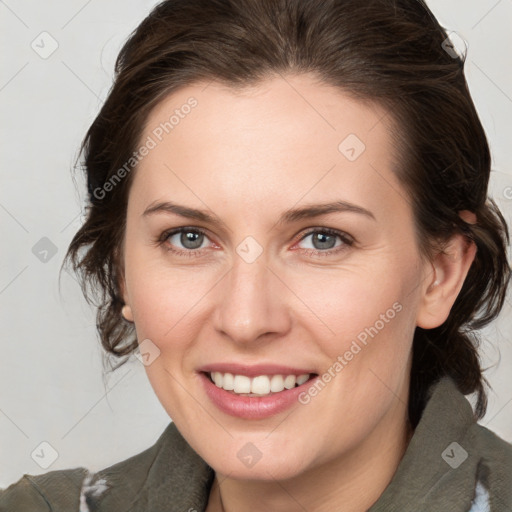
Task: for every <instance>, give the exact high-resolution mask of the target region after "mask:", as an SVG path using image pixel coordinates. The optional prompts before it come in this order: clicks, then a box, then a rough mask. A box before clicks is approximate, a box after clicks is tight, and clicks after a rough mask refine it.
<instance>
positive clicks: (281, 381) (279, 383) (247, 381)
mask: <svg viewBox="0 0 512 512" xmlns="http://www.w3.org/2000/svg"><path fill="white" fill-rule="evenodd" d="M203 373H204V375H206V376H207V377H208V378H209V379H210V381H211V382H212V383H213V384H215V385H216V386H217V387H218V388H222V389H224V390H225V391H228V392H230V393H232V394H233V395H237V396H250V397H261V396H271V395H275V394H277V393H281V392H283V391H286V390H288V389H293V388H295V387H298V386H302V385H303V384H305V383H307V382H308V381H309V380H311V379H312V378H314V377H316V376H317V374H316V373H303V374H301V375H279V374H278V375H258V376H256V377H248V376H247V375H238V374H232V373H223V372H203Z"/></svg>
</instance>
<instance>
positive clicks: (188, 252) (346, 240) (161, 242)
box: [156, 226, 354, 257]
mask: <svg viewBox="0 0 512 512" xmlns="http://www.w3.org/2000/svg"><path fill="white" fill-rule="evenodd" d="M182 232H185V233H187V232H192V233H198V234H201V235H204V236H205V237H206V238H208V234H207V233H206V231H204V230H203V229H201V228H196V227H187V226H185V227H181V228H173V229H170V230H167V231H164V232H163V233H162V234H161V235H160V236H159V237H158V239H157V240H156V242H157V245H158V246H162V247H163V248H164V250H166V251H169V252H172V253H173V254H175V255H176V256H185V257H195V256H197V255H198V254H201V253H202V251H203V250H204V248H203V249H185V250H182V249H174V248H173V247H171V246H170V245H168V244H166V241H167V239H168V238H169V237H171V236H173V235H175V234H177V233H182ZM314 233H322V234H324V235H329V236H338V237H339V238H340V240H341V241H342V242H343V244H342V245H340V246H338V247H337V248H335V249H328V250H325V251H322V250H319V249H296V250H299V251H301V252H302V253H306V254H308V255H310V256H326V255H327V256H330V255H332V254H338V253H340V252H342V251H346V250H347V249H348V248H349V247H352V246H353V245H354V239H353V238H352V237H351V236H350V235H348V234H347V233H344V232H343V231H338V230H336V229H331V228H313V229H310V230H309V231H307V232H306V233H304V234H303V235H302V236H301V237H300V238H299V239H298V240H297V242H295V243H298V242H302V241H303V240H304V239H305V238H306V237H308V236H310V235H312V234H314Z"/></svg>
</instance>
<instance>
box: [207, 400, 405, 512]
mask: <svg viewBox="0 0 512 512" xmlns="http://www.w3.org/2000/svg"><path fill="white" fill-rule="evenodd" d="M396 403H397V405H396V407H395V408H394V409H393V410H390V411H388V413H389V414H387V418H388V420H387V421H384V420H383V421H381V422H380V423H379V425H378V426H377V427H376V428H375V429H374V430H373V431H372V434H371V435H370V436H368V437H367V438H366V439H365V440H364V441H363V442H362V443H361V444H360V445H359V446H357V447H356V448H354V449H353V450H351V453H348V454H344V455H343V456H342V457H339V458H337V459H334V460H332V461H330V462H328V463H326V464H323V465H321V466H316V467H314V468H311V469H309V470H307V471H305V472H303V473H301V474H300V475H297V476H296V477H293V478H290V479H287V480H285V481H276V480H274V481H261V480H235V479H232V478H229V477H225V476H223V475H219V474H216V475H215V479H214V482H213V486H212V489H211V493H210V500H209V503H208V507H207V509H206V512H235V511H239V510H251V512H267V511H268V510H272V511H274V512H290V511H297V512H298V511H300V512H302V511H304V510H308V511H310V512H327V511H332V510H340V506H341V504H343V511H344V512H361V511H362V510H367V509H368V508H370V507H371V506H372V505H373V504H374V503H375V502H376V501H377V500H378V498H379V496H380V495H381V494H382V492H383V491H384V490H385V488H386V487H387V486H388V484H389V482H390V481H391V479H392V478H393V475H394V473H395V471H396V469H397V467H398V464H399V463H400V460H401V459H402V457H403V455H404V453H405V450H406V449H407V446H408V444H409V441H410V439H411V437H412V434H413V430H412V428H411V426H410V423H409V421H408V417H407V407H406V406H404V403H407V400H405V402H402V401H400V400H397V402H396Z"/></svg>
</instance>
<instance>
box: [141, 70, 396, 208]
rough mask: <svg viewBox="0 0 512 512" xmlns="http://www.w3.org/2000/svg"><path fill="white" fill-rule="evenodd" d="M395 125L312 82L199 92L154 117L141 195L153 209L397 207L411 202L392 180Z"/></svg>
mask: <svg viewBox="0 0 512 512" xmlns="http://www.w3.org/2000/svg"><path fill="white" fill-rule="evenodd" d="M390 122H391V119H390V116H389V115H387V112H386V110H385V109H384V108H382V107H380V106H379V105H377V104H374V103H369V102H368V103H363V102H361V101H359V100H355V99H354V98H352V97H350V96H349V95H348V94H346V93H344V92H342V91H341V90H340V89H338V88H334V87H332V86H328V85H325V84H321V83H319V82H318V81H317V80H315V79H314V78H313V77H311V76H308V75H300V76H286V77H277V78H273V79H268V80H266V81H264V82H262V83H260V84H259V85H258V86H254V87H247V88H244V89H240V90H235V89H233V88H230V87H227V86H224V85H222V84H219V83H217V82H210V83H204V82H203V83H196V84H193V85H189V86H186V87H184V88H182V89H180V90H178V91H176V92H174V93H172V94H170V95H168V96H167V97H166V98H165V99H163V100H162V101H161V102H160V103H159V104H157V105H156V107H155V108H154V109H153V110H152V111H151V113H150V115H149V116H148V119H147V121H146V123H145V127H144V132H143V135H142V137H141V141H140V142H141V143H144V142H145V141H149V140H151V141H152V142H151V146H152V149H151V150H150V151H149V152H148V154H147V155H146V156H145V157H144V158H143V159H142V160H141V161H140V163H139V164H138V166H137V171H136V177H135V180H134V183H133V185H132V187H133V188H135V189H136V193H137V195H138V196H143V197H144V199H145V200H146V202H147V201H150V200H155V199H158V198H162V199H163V198H164V196H165V192H166V190H167V191H168V192H172V194H173V195H177V196H179V197H182V198H185V197H186V198H187V199H190V200H191V201H193V202H194V203H195V204H196V205H197V206H199V204H198V198H199V197H210V198H211V196H212V191H215V197H216V199H217V200H218V199H219V198H223V197H224V198H226V200H230V201H231V200H233V199H234V198H242V199H243V201H244V202H245V204H246V206H250V205H251V203H253V206H254V207H261V206H263V205H264V204H266V205H267V206H269V205H270V204H274V203H276V204H277V203H278V202H281V200H286V201H287V202H288V203H289V202H290V201H292V202H297V201H299V200H300V198H301V197H304V200H307V201H315V200H316V199H322V200H324V199H342V197H340V194H341V195H346V196H351V197H350V199H352V200H354V201H355V200H359V201H360V202H361V203H362V204H363V205H364V203H366V205H368V203H369V201H373V202H375V199H376V198H377V196H380V198H381V199H386V198H387V199H390V198H391V199H394V200H396V199H399V198H400V196H402V197H403V195H404V192H403V191H402V190H401V189H400V184H399V183H398V182H397V180H396V177H395V176H394V174H393V172H392V169H393V167H394V162H393V155H394V148H393V146H392V144H391V137H390V129H391V127H390ZM142 178H143V179H142ZM187 188H188V190H187ZM306 195H307V197H306ZM194 196H195V197H194ZM262 201H263V203H262ZM307 201H306V202H307ZM388 202H389V201H388ZM384 203H385V201H384ZM384 203H383V204H382V206H381V208H386V207H387V206H389V205H387V206H386V204H384ZM203 206H204V205H203Z"/></svg>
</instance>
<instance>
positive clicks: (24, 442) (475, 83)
mask: <svg viewBox="0 0 512 512" xmlns="http://www.w3.org/2000/svg"><path fill="white" fill-rule="evenodd" d="M156 3H157V2H155V1H149V0H139V1H135V0H130V1H126V0H124V1H121V0H102V1H101V2H100V1H99V0H89V1H85V0H73V1H67V2H64V1H60V2H59V1H46V2H40V1H36V0H30V1H25V2H16V1H14V0H7V1H0V16H1V18H0V24H1V30H0V38H1V43H2V47H3V48H4V50H3V51H2V61H1V67H0V69H1V77H0V105H1V116H2V120H3V122H2V125H1V141H2V150H1V152H0V158H1V161H0V177H1V187H0V225H1V234H2V244H1V247H2V250H1V251H0V315H1V368H0V438H1V443H0V487H5V486H7V485H8V484H10V483H12V482H14V481H15V480H17V479H18V478H20V477H21V476H22V475H23V474H24V473H29V474H38V473H43V472H46V471H51V470H55V469H61V468H71V467H76V466H85V467H87V468H89V469H91V470H98V469H101V468H103V467H106V466H108V465H110V464H113V463H115V462H118V461H120V460H123V459H126V458H127V457H129V456H131V455H134V454H136V453H139V452H140V451H142V450H144V449H145V448H147V447H149V446H151V445H152V444H153V443H154V442H155V441H156V439H157V437H158V436H159V435H160V434H161V432H162V431H163V429H164V428H165V426H166V425H167V424H168V423H169V421H170V418H169V417H168V415H167V413H166V412H165V411H164V409H163V407H162V406H161V405H160V403H159V402H158V399H157V398H156V396H155V394H154V392H153V390H152V388H151V386H150V384H149V382H148V380H147V377H146V374H145V371H144V367H143V366H142V364H141V363H140V362H139V360H138V359H137V358H135V357H132V359H131V360H130V362H129V363H127V364H126V365H124V366H123V367H121V368H120V369H119V370H117V371H116V372H114V373H113V374H111V375H109V376H107V377H106V378H105V381H104V378H103V370H102V362H101V353H102V349H101V347H100V344H99V341H98V339H97V336H96V330H95V316H94V315H95V312H94V311H93V310H92V309H91V308H90V307H89V306H88V305H87V304H86V302H85V300H84V299H83V297H82V295H81V291H80V288H79V286H78V283H77V282H76V280H75V278H74V277H73V276H71V275H69V274H68V273H66V272H63V273H62V283H61V289H60V291H59V287H58V272H59V269H60V266H61V263H62V259H63V257H64V254H65V252H66V249H67V246H68V244H69V242H70V241H71V238H72V236H73V234H74V233H75V232H76V230H77V229H78V228H79V226H80V224H81V222H82V219H83V216H82V212H83V207H84V199H85V186H84V183H83V181H82V179H78V180H77V182H76V184H75V183H74V181H73V175H74V173H73V172H72V167H73V164H74V162H75V159H76V156H77V152H78V148H79V144H80V142H81V140H82V137H83V136H84V135H85V132H86V130H87V128H88V126H89V124H90V123H91V122H92V120H93V119H94V117H95V115H96V114H97V112H98V110H99V108H100V106H101V104H102V102H103V100H104V99H105V97H106V95H107V92H108V90H109V88H110V85H111V79H112V71H113V65H114V60H115V57H116V55H117V52H118V50H119V48H120V46H121V44H122V42H123V41H124V40H125V39H126V37H127V36H128V34H129V33H130V32H131V31H132V30H133V29H134V28H135V27H136V26H137V25H138V24H139V23H140V21H142V19H143V18H144V16H145V15H146V14H147V13H148V12H149V10H150V8H151V7H152V6H153V5H155V4H156ZM429 5H430V6H431V8H432V10H433V11H434V13H435V14H436V16H437V17H438V19H439V20H440V22H441V24H442V25H443V26H445V27H446V28H447V29H449V30H450V31H454V32H455V34H456V35H454V38H462V39H463V40H465V41H466V42H467V44H468V48H469V50H468V58H467V65H466V74H467V78H468V82H469V85H470V89H471V93H472V95H473V98H474V100H475V103H476V105H477V108H478V112H479V115H480V117H481V119H482V122H483V124H484V126H485V129H486V132H487V135H488V137H489V140H490V144H491V149H492V154H493V169H494V171H493V174H492V181H491V190H490V193H491V195H492V196H493V197H494V198H495V200H496V201H497V202H498V204H499V206H500V207H501V208H502V211H503V213H504V215H505V217H506V218H507V220H508V222H509V225H511V226H512V157H511V153H510V141H511V140H512V137H511V135H512V133H511V132H512V130H511V123H510V119H511V118H512V73H511V66H510V49H511V31H510V26H511V22H512V0H499V1H497V0H450V1H449V2H448V1H446V0H430V1H429ZM76 186H78V188H77V187H76ZM44 251H47V252H46V253H45V252H44ZM510 297H511V295H510V294H509V299H508V301H507V304H506V305H505V308H504V310H503V312H502V314H501V316H500V318H499V319H498V321H496V322H494V323H493V325H491V326H489V327H488V328H487V329H486V330H485V331H483V332H482V339H483V345H482V357H483V361H484V366H486V367H488V366H489V367H491V368H490V369H489V370H488V371H487V372H486V373H485V375H486V376H487V377H488V379H489V381H490V383H491V385H492V386H493V388H494V392H492V391H491V392H490V393H489V407H488V412H487V414H486V416H485V418H484V419H483V420H482V421H481V423H482V424H483V425H486V426H487V427H488V428H490V429H491V430H493V431H495V432H496V433H497V434H499V435H500V436H501V437H503V438H504V439H506V440H508V441H509V442H512V299H511V298H510ZM500 357H501V360H500ZM41 443H43V444H41ZM45 443H48V444H45Z"/></svg>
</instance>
